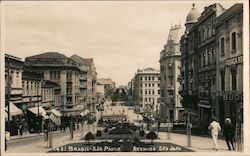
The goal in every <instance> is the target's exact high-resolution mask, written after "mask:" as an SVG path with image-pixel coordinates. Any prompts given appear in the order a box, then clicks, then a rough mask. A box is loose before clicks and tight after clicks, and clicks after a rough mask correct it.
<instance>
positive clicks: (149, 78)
mask: <svg viewBox="0 0 250 156" xmlns="http://www.w3.org/2000/svg"><path fill="white" fill-rule="evenodd" d="M157 79H158V80H160V77H157V76H141V80H145V81H151V80H152V81H154V80H157Z"/></svg>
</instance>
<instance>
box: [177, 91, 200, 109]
mask: <svg viewBox="0 0 250 156" xmlns="http://www.w3.org/2000/svg"><path fill="white" fill-rule="evenodd" d="M180 95H181V96H182V100H181V103H182V106H183V108H185V109H191V110H197V109H198V107H197V106H198V100H199V98H198V96H197V95H196V94H192V92H191V91H189V92H182V93H180Z"/></svg>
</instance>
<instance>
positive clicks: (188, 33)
mask: <svg viewBox="0 0 250 156" xmlns="http://www.w3.org/2000/svg"><path fill="white" fill-rule="evenodd" d="M199 17H200V13H199V12H198V11H197V9H196V8H195V5H194V4H193V8H192V9H191V11H190V12H189V13H188V15H187V18H186V23H185V27H186V30H185V33H184V35H183V36H182V37H181V65H182V67H181V78H182V81H181V85H182V92H184V93H187V92H188V91H192V92H193V94H197V90H198V87H197V86H198V85H197V84H198V81H197V70H198V69H197V58H196V56H195V52H196V45H197V33H196V32H197V30H196V26H195V23H196V22H197V21H198V18H199Z"/></svg>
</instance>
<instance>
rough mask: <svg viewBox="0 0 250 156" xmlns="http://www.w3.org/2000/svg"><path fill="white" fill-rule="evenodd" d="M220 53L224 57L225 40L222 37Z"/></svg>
mask: <svg viewBox="0 0 250 156" xmlns="http://www.w3.org/2000/svg"><path fill="white" fill-rule="evenodd" d="M220 51H221V56H224V55H225V39H224V37H223V38H221V39H220Z"/></svg>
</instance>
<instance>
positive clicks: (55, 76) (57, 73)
mask: <svg viewBox="0 0 250 156" xmlns="http://www.w3.org/2000/svg"><path fill="white" fill-rule="evenodd" d="M49 76H50V79H51V80H58V79H60V71H50V72H49Z"/></svg>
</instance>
